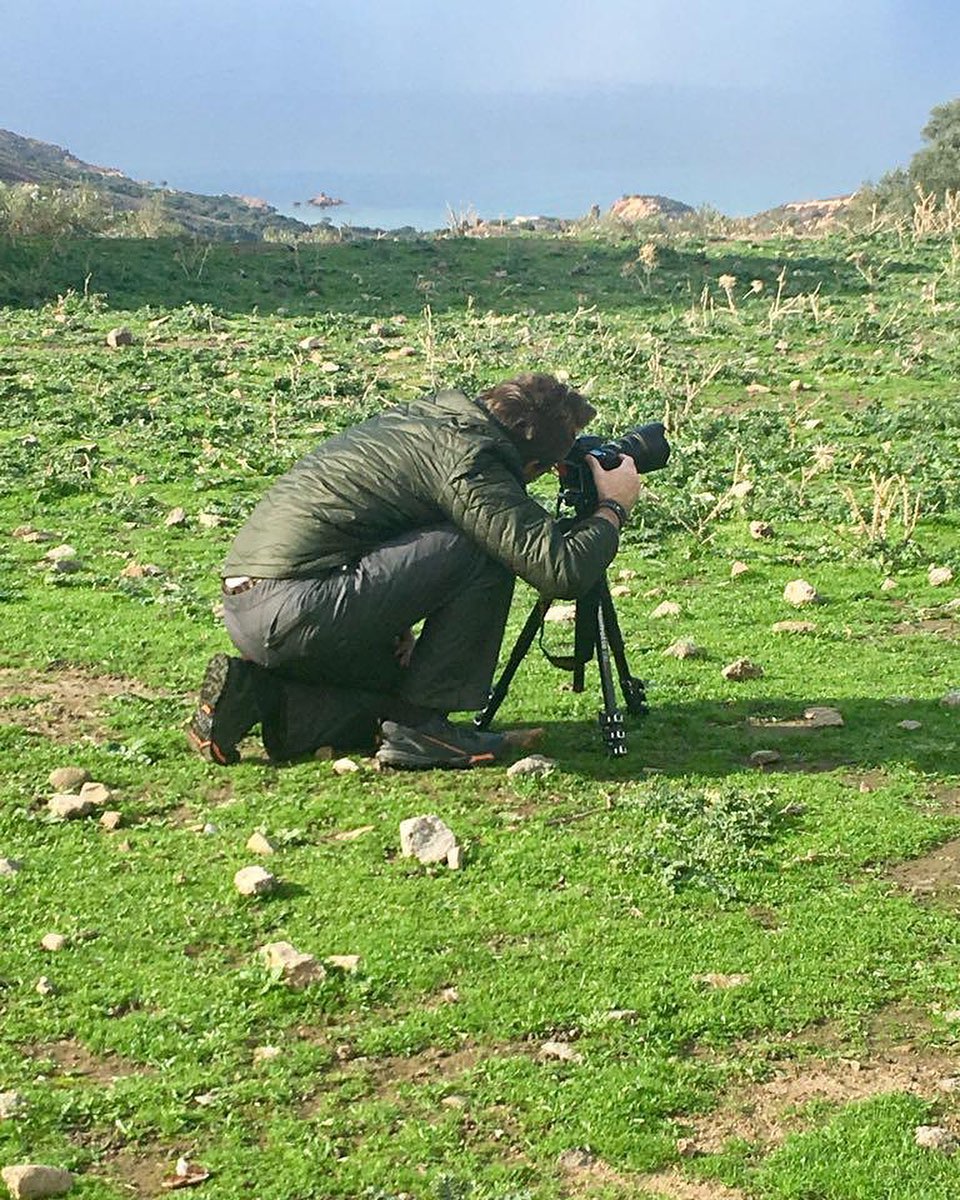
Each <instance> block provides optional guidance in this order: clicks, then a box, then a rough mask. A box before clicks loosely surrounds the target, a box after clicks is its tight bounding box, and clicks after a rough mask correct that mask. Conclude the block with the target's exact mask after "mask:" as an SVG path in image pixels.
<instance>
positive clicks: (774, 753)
mask: <svg viewBox="0 0 960 1200" xmlns="http://www.w3.org/2000/svg"><path fill="white" fill-rule="evenodd" d="M779 761H780V751H779V750H754V752H753V753H752V754H751V755H750V765H751V766H752V767H770V766H772V765H773V764H774V763H776V762H779Z"/></svg>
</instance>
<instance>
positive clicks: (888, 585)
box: [880, 575, 898, 592]
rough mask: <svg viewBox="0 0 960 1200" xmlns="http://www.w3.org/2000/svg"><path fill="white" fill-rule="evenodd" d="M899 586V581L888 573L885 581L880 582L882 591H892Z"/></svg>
mask: <svg viewBox="0 0 960 1200" xmlns="http://www.w3.org/2000/svg"><path fill="white" fill-rule="evenodd" d="M897 586H898V584H897V581H896V580H895V579H892V578H891V577H890V576H889V575H888V576H887V578H886V579H885V580H884V581H883V583H881V584H880V591H881V592H892V591H893V589H894V588H895V587H897Z"/></svg>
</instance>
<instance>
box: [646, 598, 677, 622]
mask: <svg viewBox="0 0 960 1200" xmlns="http://www.w3.org/2000/svg"><path fill="white" fill-rule="evenodd" d="M679 616H680V605H679V604H677V603H676V601H675V600H664V601H663V603H662V604H658V605H657V607H656V608H655V609H654V610H653V612H652V613H651V614H650V620H651V621H659V620H661V619H662V618H663V617H679Z"/></svg>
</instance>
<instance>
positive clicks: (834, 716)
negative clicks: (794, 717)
mask: <svg viewBox="0 0 960 1200" xmlns="http://www.w3.org/2000/svg"><path fill="white" fill-rule="evenodd" d="M803 719H804V721H806V723H807V724H808V725H809V726H810V728H811V729H827V728H829V727H830V726H831V725H837V726H839V725H842V724H843V714H842V713H841V712H840V711H839V709H836V708H829V707H828V706H827V705H825V704H812V705H811V706H810V707H809V708H805V709H804V710H803Z"/></svg>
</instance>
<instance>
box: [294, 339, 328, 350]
mask: <svg viewBox="0 0 960 1200" xmlns="http://www.w3.org/2000/svg"><path fill="white" fill-rule="evenodd" d="M322 345H323V338H321V337H305V338H301V339H300V341H299V342H297V349H298V350H319V349H320V348H321V346H322Z"/></svg>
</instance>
